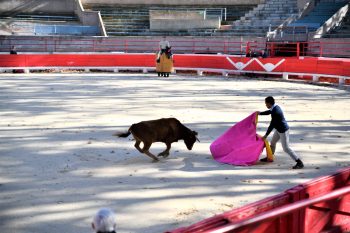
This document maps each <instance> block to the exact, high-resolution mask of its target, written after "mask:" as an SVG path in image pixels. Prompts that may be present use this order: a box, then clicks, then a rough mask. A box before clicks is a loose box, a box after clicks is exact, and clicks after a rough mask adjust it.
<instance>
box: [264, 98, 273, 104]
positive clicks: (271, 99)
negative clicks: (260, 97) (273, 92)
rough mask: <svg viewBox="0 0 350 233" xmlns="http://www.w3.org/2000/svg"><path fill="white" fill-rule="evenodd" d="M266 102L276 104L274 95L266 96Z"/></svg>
mask: <svg viewBox="0 0 350 233" xmlns="http://www.w3.org/2000/svg"><path fill="white" fill-rule="evenodd" d="M265 103H269V104H272V105H274V104H275V99H274V98H273V97H272V96H268V97H266V98H265Z"/></svg>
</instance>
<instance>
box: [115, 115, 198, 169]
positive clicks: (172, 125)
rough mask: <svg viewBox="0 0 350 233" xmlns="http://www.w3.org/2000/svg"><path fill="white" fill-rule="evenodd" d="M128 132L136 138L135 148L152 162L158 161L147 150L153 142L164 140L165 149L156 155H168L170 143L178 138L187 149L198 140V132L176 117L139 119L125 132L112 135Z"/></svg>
mask: <svg viewBox="0 0 350 233" xmlns="http://www.w3.org/2000/svg"><path fill="white" fill-rule="evenodd" d="M130 134H132V135H133V137H134V139H135V140H136V142H135V147H136V149H137V150H138V151H140V152H141V153H145V154H146V155H147V156H149V157H151V158H152V159H153V162H157V161H158V158H157V157H156V156H154V155H153V154H152V153H150V152H149V148H150V147H151V145H152V143H154V142H164V143H165V144H166V149H165V150H164V151H163V152H161V153H160V154H158V156H163V157H168V156H169V151H170V148H171V143H173V142H177V141H178V140H184V142H185V144H186V147H187V149H189V150H191V149H192V147H193V144H194V143H195V142H196V140H198V138H197V135H198V133H197V132H196V131H192V130H190V129H189V128H187V127H186V126H184V125H183V124H181V122H180V121H179V120H177V119H176V118H162V119H158V120H151V121H141V122H139V123H137V124H133V125H131V127H130V128H129V130H128V131H127V132H125V133H115V134H113V135H114V136H118V137H125V138H126V137H128V136H129V135H130ZM198 141H199V140H198ZM141 142H142V143H143V148H142V149H141V147H140V144H141Z"/></svg>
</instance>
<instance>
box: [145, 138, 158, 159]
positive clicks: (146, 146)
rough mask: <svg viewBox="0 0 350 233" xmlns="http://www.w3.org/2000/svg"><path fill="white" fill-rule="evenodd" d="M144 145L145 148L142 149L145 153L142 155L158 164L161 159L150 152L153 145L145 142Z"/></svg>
mask: <svg viewBox="0 0 350 233" xmlns="http://www.w3.org/2000/svg"><path fill="white" fill-rule="evenodd" d="M143 144H144V147H143V149H142V151H143V152H142V153H145V154H146V155H147V156H148V157H150V158H152V159H153V162H158V161H159V159H158V158H157V157H156V156H155V155H154V154H152V153H151V152H149V148H151V145H152V143H147V142H143Z"/></svg>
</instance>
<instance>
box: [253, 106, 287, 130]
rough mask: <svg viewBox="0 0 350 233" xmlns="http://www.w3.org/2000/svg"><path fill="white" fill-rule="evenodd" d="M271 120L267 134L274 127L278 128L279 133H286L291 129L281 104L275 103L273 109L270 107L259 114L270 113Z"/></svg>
mask: <svg viewBox="0 0 350 233" xmlns="http://www.w3.org/2000/svg"><path fill="white" fill-rule="evenodd" d="M270 114H271V122H270V125H269V127H268V128H267V131H266V134H265V135H266V136H268V135H269V134H270V133H271V131H272V130H273V129H276V130H277V131H278V132H279V133H284V132H286V131H287V130H288V129H289V126H288V123H287V121H286V119H285V118H284V115H283V112H282V109H281V108H280V106H278V105H275V106H274V107H273V108H272V109H269V110H267V111H265V112H260V113H259V115H270Z"/></svg>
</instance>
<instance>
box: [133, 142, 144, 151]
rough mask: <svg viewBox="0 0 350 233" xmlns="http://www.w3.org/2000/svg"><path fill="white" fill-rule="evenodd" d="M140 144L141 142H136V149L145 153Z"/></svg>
mask: <svg viewBox="0 0 350 233" xmlns="http://www.w3.org/2000/svg"><path fill="white" fill-rule="evenodd" d="M140 144H141V141H136V142H135V148H136V149H137V150H138V151H140V153H143V151H142V149H141V147H140Z"/></svg>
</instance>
